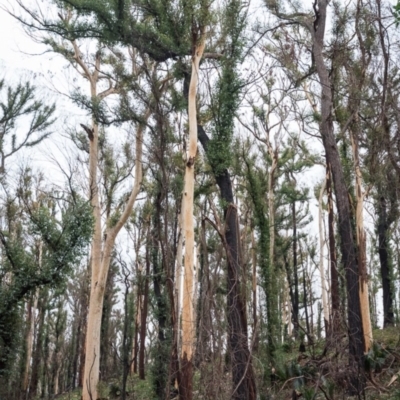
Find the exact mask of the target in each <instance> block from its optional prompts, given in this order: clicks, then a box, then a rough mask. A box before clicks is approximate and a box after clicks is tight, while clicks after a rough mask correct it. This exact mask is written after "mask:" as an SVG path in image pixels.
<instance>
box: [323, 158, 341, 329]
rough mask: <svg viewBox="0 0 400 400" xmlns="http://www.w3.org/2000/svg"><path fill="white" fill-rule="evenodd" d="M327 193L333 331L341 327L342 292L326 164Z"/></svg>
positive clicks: (331, 194) (328, 168) (328, 170)
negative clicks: (340, 289)
mask: <svg viewBox="0 0 400 400" xmlns="http://www.w3.org/2000/svg"><path fill="white" fill-rule="evenodd" d="M326 193H327V197H328V238H329V241H328V243H329V270H330V277H331V318H330V322H331V324H330V325H331V331H332V333H335V332H338V330H339V328H340V293H339V273H338V269H337V268H338V265H337V256H336V240H335V226H334V224H335V216H334V210H333V192H332V172H331V167H330V165H328V164H327V166H326Z"/></svg>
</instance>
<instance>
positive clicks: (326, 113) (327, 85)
mask: <svg viewBox="0 0 400 400" xmlns="http://www.w3.org/2000/svg"><path fill="white" fill-rule="evenodd" d="M328 4H329V0H317V1H316V3H315V21H314V25H313V27H312V28H311V34H312V35H313V48H312V54H313V56H314V60H315V66H316V71H317V74H318V78H319V81H320V85H321V122H320V132H321V136H322V141H323V144H324V148H325V152H326V161H327V164H328V165H330V166H331V168H332V176H333V182H334V190H335V194H336V204H337V209H338V215H339V233H340V238H341V249H342V256H343V263H344V268H345V272H346V285H347V300H348V317H347V318H348V329H349V362H350V371H351V372H350V388H349V391H350V393H351V394H359V393H363V392H364V388H365V377H364V343H363V342H364V337H363V327H362V321H361V309H360V295H359V290H358V288H359V274H358V265H357V257H356V251H355V244H354V239H353V231H352V226H351V213H350V204H349V199H348V191H347V188H346V186H345V178H344V173H343V168H342V165H341V162H340V156H339V152H338V148H337V145H336V140H335V136H334V132H333V122H332V108H333V100H332V83H331V78H330V76H329V71H328V69H327V67H326V65H325V60H324V55H323V50H324V36H325V24H326V15H327V7H328Z"/></svg>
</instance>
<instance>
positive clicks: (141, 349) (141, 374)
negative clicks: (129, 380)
mask: <svg viewBox="0 0 400 400" xmlns="http://www.w3.org/2000/svg"><path fill="white" fill-rule="evenodd" d="M147 237H148V240H149V243H150V226H149V229H148V236H147ZM149 276H150V251H149V246H148V245H147V246H146V276H145V277H144V296H143V307H142V313H141V321H140V347H139V379H142V380H144V379H145V367H144V359H145V350H146V332H147V309H148V304H149Z"/></svg>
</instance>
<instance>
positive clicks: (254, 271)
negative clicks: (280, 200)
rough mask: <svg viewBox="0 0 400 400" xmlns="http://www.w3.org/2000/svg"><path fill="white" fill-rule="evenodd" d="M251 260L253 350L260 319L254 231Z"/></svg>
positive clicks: (252, 233)
mask: <svg viewBox="0 0 400 400" xmlns="http://www.w3.org/2000/svg"><path fill="white" fill-rule="evenodd" d="M251 259H252V266H253V269H252V293H253V336H254V345H253V350H254V351H256V350H257V349H258V334H257V331H258V318H257V251H256V240H255V237H254V230H252V231H251Z"/></svg>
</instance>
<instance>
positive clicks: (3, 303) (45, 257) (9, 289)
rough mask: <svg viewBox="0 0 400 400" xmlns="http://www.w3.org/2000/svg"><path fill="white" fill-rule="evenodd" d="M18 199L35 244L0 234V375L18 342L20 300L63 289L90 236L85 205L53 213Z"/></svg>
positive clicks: (72, 203) (88, 211)
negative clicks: (42, 291) (38, 292)
mask: <svg viewBox="0 0 400 400" xmlns="http://www.w3.org/2000/svg"><path fill="white" fill-rule="evenodd" d="M24 193H25V195H27V191H25V192H24ZM21 197H22V199H23V200H24V201H26V202H25V204H24V216H25V218H26V226H25V228H24V229H26V231H27V232H28V238H29V239H30V241H32V242H33V245H30V246H29V245H28V244H29V242H26V241H25V240H22V239H23V238H22V237H21V236H17V235H16V234H15V232H13V231H6V230H2V231H0V243H1V245H2V246H1V247H2V253H3V262H2V264H1V266H0V279H1V281H2V282H7V284H4V285H1V287H0V376H1V375H4V374H5V373H6V372H7V367H8V364H9V361H10V357H11V350H12V349H13V347H14V343H16V341H17V339H18V337H17V336H18V332H19V330H18V316H19V313H20V306H21V304H22V300H24V299H25V298H26V296H28V295H30V294H31V293H33V292H34V291H35V290H36V289H37V288H39V287H42V286H44V285H49V286H52V287H57V286H59V285H61V284H63V283H64V282H65V279H66V277H67V275H68V273H69V272H70V271H71V270H72V268H73V266H75V265H76V263H78V262H79V260H80V259H81V258H82V257H83V255H84V254H85V253H86V251H87V248H88V244H89V241H90V238H91V236H92V226H93V216H92V210H91V207H90V205H89V204H88V203H87V202H86V201H83V200H82V199H78V198H76V199H75V200H71V199H66V200H67V201H66V205H65V206H63V207H61V208H60V209H59V211H58V212H57V213H55V212H54V208H53V207H52V206H51V205H50V206H49V205H45V204H43V203H42V204H37V203H36V205H34V204H33V203H32V202H30V203H28V198H27V197H24V195H23V193H22V194H21Z"/></svg>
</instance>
